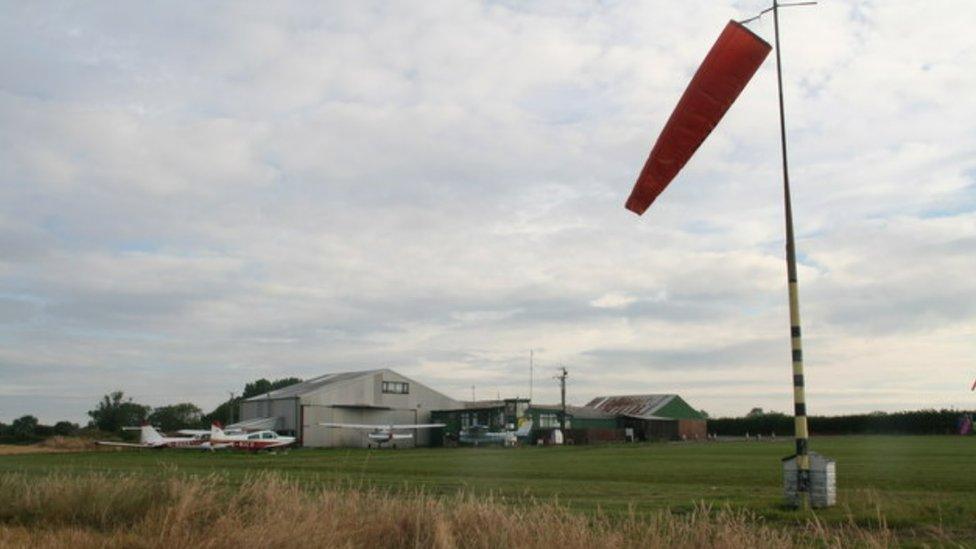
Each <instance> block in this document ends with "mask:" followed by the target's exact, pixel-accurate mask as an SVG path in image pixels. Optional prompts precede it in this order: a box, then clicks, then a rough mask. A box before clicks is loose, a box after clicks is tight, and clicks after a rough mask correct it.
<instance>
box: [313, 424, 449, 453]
mask: <svg viewBox="0 0 976 549" xmlns="http://www.w3.org/2000/svg"><path fill="white" fill-rule="evenodd" d="M319 425H321V426H323V427H332V428H333V429H358V430H361V431H369V433H367V434H366V436H367V437H369V440H371V441H373V442H375V443H376V445H377V446H382V445H383V444H386V443H390V445H391V446H393V447H394V448H396V442H394V441H397V440H403V439H409V438H413V433H397V432H396V431H406V430H410V429H437V428H438V427H446V426H447V425H446V424H445V423H417V424H411V425H376V424H372V425H369V424H361V423H319Z"/></svg>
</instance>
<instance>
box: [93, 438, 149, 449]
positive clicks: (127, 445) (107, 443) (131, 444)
mask: <svg viewBox="0 0 976 549" xmlns="http://www.w3.org/2000/svg"><path fill="white" fill-rule="evenodd" d="M95 444H98V445H99V446H122V447H125V448H152V446H150V445H148V444H139V443H136V442H110V441H107V440H96V441H95Z"/></svg>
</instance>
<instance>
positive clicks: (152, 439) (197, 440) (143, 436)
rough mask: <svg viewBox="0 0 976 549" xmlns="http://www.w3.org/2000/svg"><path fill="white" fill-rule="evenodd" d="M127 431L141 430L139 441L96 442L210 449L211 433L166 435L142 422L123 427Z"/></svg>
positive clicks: (127, 445) (124, 445) (142, 446)
mask: <svg viewBox="0 0 976 549" xmlns="http://www.w3.org/2000/svg"><path fill="white" fill-rule="evenodd" d="M122 429H123V430H125V431H136V430H138V431H139V442H138V443H134V442H114V441H109V440H99V441H96V442H95V444H98V445H100V446H120V447H124V448H183V449H190V450H209V449H210V441H209V438H210V433H207V434H206V435H202V434H194V435H193V436H189V437H166V436H163V435H161V434H159V431H157V430H156V429H155V428H154V427H153V426H152V425H149V424H148V423H144V424H142V426H141V427H123V428H122Z"/></svg>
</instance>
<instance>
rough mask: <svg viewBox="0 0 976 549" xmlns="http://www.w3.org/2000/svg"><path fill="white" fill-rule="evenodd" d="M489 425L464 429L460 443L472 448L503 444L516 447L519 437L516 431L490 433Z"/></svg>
mask: <svg viewBox="0 0 976 549" xmlns="http://www.w3.org/2000/svg"><path fill="white" fill-rule="evenodd" d="M488 429H489V427H488V426H487V425H472V426H470V427H467V428H465V429H462V430H461V432H460V433H459V437H458V442H460V443H461V444H470V445H472V446H482V445H485V444H502V445H504V446H515V444H516V443H517V442H518V436H517V434H516V432H515V431H489V430H488Z"/></svg>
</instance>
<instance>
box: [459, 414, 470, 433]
mask: <svg viewBox="0 0 976 549" xmlns="http://www.w3.org/2000/svg"><path fill="white" fill-rule="evenodd" d="M468 427H471V416H470V415H468V413H467V412H463V413H462V414H461V428H462V429H467V428H468Z"/></svg>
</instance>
